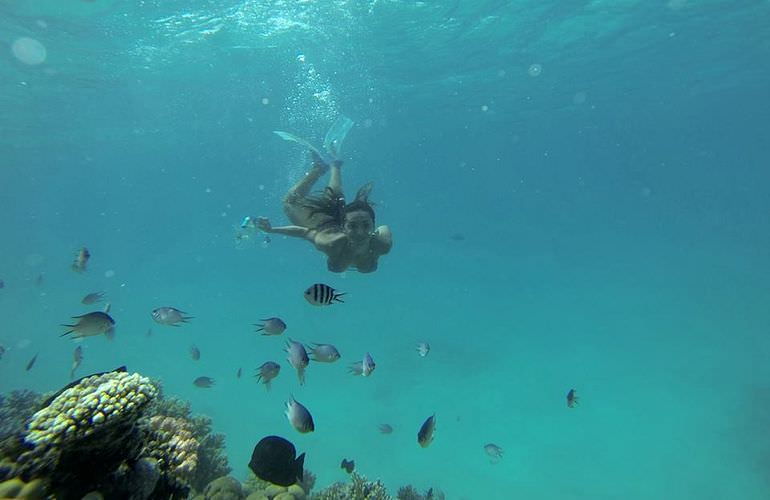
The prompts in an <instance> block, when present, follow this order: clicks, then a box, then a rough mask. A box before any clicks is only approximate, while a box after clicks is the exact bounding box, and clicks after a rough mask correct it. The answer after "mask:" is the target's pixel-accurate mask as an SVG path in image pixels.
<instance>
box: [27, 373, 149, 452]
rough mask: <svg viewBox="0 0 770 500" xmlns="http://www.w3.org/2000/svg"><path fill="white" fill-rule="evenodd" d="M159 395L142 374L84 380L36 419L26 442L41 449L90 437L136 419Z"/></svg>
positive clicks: (35, 417)
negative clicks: (116, 424) (99, 430)
mask: <svg viewBox="0 0 770 500" xmlns="http://www.w3.org/2000/svg"><path fill="white" fill-rule="evenodd" d="M156 395H157V389H156V388H155V386H153V385H152V384H151V383H150V379H148V378H146V377H142V376H141V375H139V374H138V373H132V374H129V373H126V372H108V373H104V374H101V375H94V376H92V377H87V378H84V379H83V380H81V381H80V382H79V383H78V384H76V385H74V386H73V387H70V388H68V389H66V390H64V391H63V392H62V393H61V394H59V395H58V396H57V397H56V398H55V399H54V400H53V401H51V403H50V404H49V405H48V406H46V407H45V408H43V409H41V410H40V411H38V412H37V413H35V414H34V415H33V416H32V419H31V420H30V422H29V424H28V425H27V429H28V432H27V434H26V436H25V437H24V440H25V441H26V442H27V443H28V444H32V445H35V446H39V445H51V444H58V443H61V442H64V441H69V440H71V439H80V438H83V437H86V436H88V435H90V434H92V433H93V432H94V431H95V430H96V429H98V428H99V427H101V426H104V425H109V424H111V423H114V422H117V421H120V420H123V419H125V418H134V417H136V416H137V415H138V414H139V412H140V411H141V410H142V408H143V407H144V406H145V404H147V403H148V402H149V401H150V400H151V399H152V398H154V397H155V396H156Z"/></svg>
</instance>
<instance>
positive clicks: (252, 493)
mask: <svg viewBox="0 0 770 500" xmlns="http://www.w3.org/2000/svg"><path fill="white" fill-rule="evenodd" d="M314 484H315V474H313V473H312V472H310V471H307V470H306V471H305V472H304V474H303V477H302V481H300V482H299V483H297V484H292V485H291V486H289V487H286V486H279V485H277V484H273V483H269V482H267V481H264V480H262V479H260V478H258V477H257V476H255V475H254V474H250V475H249V477H248V479H246V482H245V483H244V488H243V489H244V491H245V492H246V493H247V494H248V496H247V499H250V500H254V499H264V500H304V499H305V498H308V494H309V493H310V490H311V489H312V488H313V485H314Z"/></svg>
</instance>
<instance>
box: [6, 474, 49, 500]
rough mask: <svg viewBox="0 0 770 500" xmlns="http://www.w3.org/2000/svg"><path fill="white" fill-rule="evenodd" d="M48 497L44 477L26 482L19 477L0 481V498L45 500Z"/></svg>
mask: <svg viewBox="0 0 770 500" xmlns="http://www.w3.org/2000/svg"><path fill="white" fill-rule="evenodd" d="M46 497H47V494H46V490H45V483H44V482H43V480H42V479H33V480H32V481H30V482H28V483H25V482H24V481H22V480H21V479H19V478H13V479H9V480H7V481H3V482H1V483H0V498H2V499H3V500H5V499H8V498H24V499H26V500H43V499H44V498H46Z"/></svg>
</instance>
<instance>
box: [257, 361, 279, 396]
mask: <svg viewBox="0 0 770 500" xmlns="http://www.w3.org/2000/svg"><path fill="white" fill-rule="evenodd" d="M280 372H281V365H279V364H278V363H276V362H275V361H266V362H264V363H262V365H261V366H260V367H259V368H257V372H256V373H255V374H254V376H255V377H257V382H262V383H263V384H265V389H267V390H268V391H269V390H270V388H271V382H272V380H273V379H274V378H275V377H277V376H278V374H279V373H280Z"/></svg>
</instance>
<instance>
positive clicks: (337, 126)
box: [274, 115, 353, 163]
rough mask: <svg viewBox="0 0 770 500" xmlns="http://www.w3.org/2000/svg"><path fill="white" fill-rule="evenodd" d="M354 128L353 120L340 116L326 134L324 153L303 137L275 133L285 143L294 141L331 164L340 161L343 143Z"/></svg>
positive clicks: (276, 131)
mask: <svg viewBox="0 0 770 500" xmlns="http://www.w3.org/2000/svg"><path fill="white" fill-rule="evenodd" d="M352 127H353V120H351V119H350V118H348V117H347V116H345V115H340V116H338V117H337V119H336V120H334V123H332V126H331V127H329V131H328V132H326V137H324V144H323V149H324V151H319V150H318V149H317V148H316V147H315V146H313V145H312V144H310V142H308V141H307V140H305V139H303V138H302V137H297V136H296V135H294V134H290V133H289V132H283V131H281V130H274V132H275V134H276V135H277V136H278V137H280V138H281V139H283V140H284V141H292V142H296V143H297V144H301V145H303V146H305V147H306V148H308V149H309V150H311V151H313V152H314V153H315V154H317V155H318V156H320V157H321V158H322V159H323V160H324V162H326V163H331V162H332V161H335V160H339V158H340V151H341V150H342V143H343V142H344V141H345V137H347V135H348V132H349V131H350V129H351V128H352Z"/></svg>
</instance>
